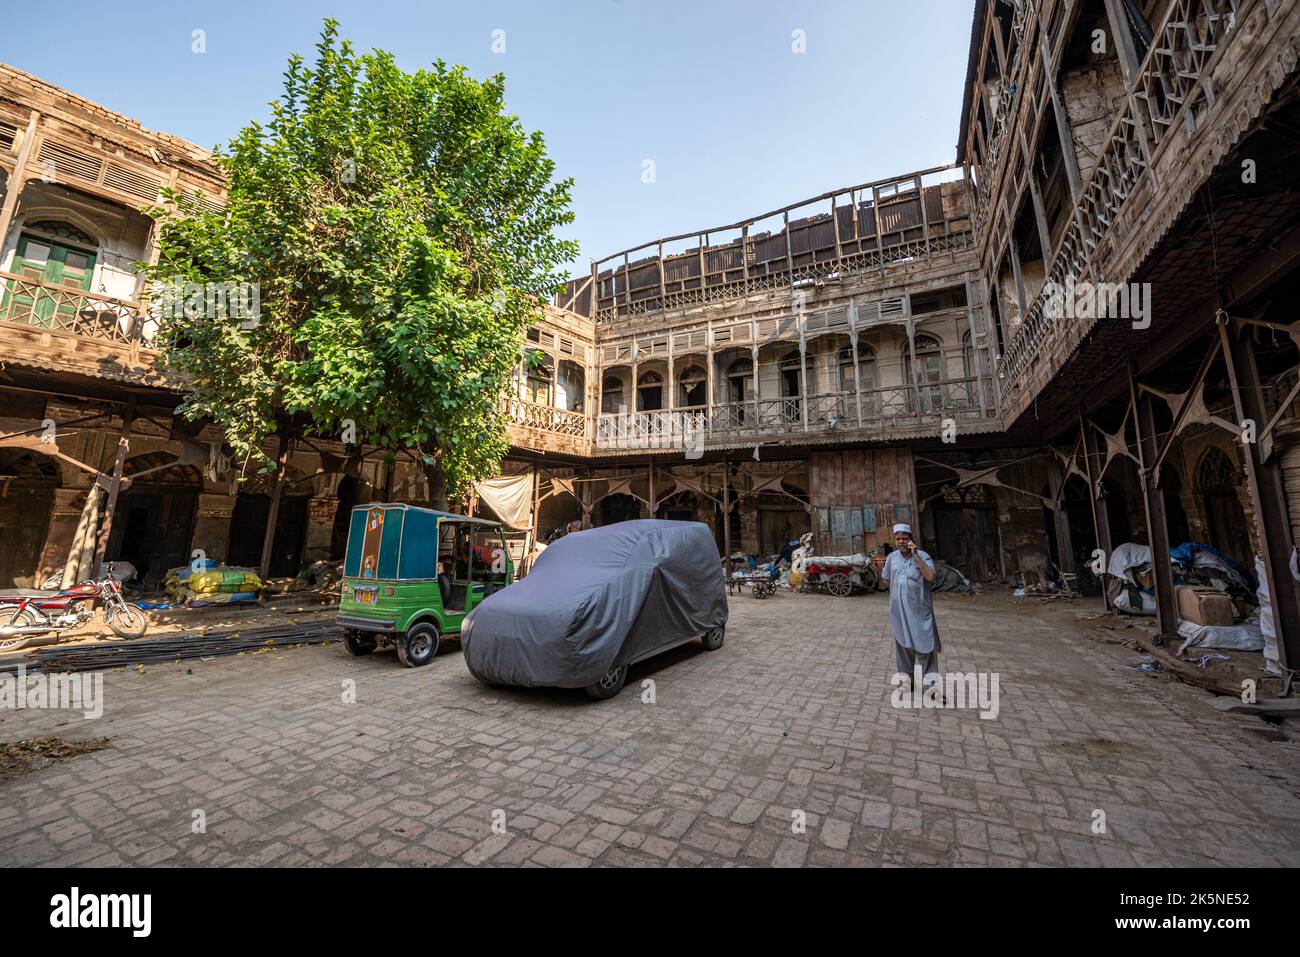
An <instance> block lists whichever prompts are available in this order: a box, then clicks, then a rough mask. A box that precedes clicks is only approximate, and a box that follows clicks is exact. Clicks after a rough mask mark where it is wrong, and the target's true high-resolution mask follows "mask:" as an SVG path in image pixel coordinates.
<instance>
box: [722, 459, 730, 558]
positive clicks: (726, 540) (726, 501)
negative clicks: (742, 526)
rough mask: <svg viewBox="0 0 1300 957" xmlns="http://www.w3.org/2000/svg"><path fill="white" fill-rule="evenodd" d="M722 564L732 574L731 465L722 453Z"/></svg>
mask: <svg viewBox="0 0 1300 957" xmlns="http://www.w3.org/2000/svg"><path fill="white" fill-rule="evenodd" d="M722 550H723V552H724V553H725V554H723V556H722V566H723V568H725V569H726V572H727V574H728V575H730V574H731V466H730V465H728V464H727V453H726V452H723V453H722Z"/></svg>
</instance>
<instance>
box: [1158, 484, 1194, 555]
mask: <svg viewBox="0 0 1300 957" xmlns="http://www.w3.org/2000/svg"><path fill="white" fill-rule="evenodd" d="M1160 491H1161V492H1162V493H1163V495H1164V500H1165V528H1166V529H1167V530H1168V532H1169V544H1170V545H1171V546H1172V545H1181V544H1182V543H1183V542H1187V541H1191V538H1192V530H1191V526H1190V525H1189V524H1188V521H1187V511H1186V510H1185V509H1184V508H1183V496H1182V491H1183V480H1182V478H1181V477H1180V476H1179V474H1178V471H1177V470H1176V469H1174V468H1172V467H1171V466H1169V465H1162V466H1161V467H1160Z"/></svg>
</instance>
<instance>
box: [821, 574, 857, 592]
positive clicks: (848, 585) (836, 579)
mask: <svg viewBox="0 0 1300 957" xmlns="http://www.w3.org/2000/svg"><path fill="white" fill-rule="evenodd" d="M826 590H827V591H828V592H830V593H831V594H832V595H834V596H835V597H836V598H844V597H846V596H848V595H851V594H852V593H853V583H852V582H851V581H849V576H848V575H844V574H841V573H839V572H836V573H835V574H834V575H832V576H831V577H830V580H829V581H828V582H826Z"/></svg>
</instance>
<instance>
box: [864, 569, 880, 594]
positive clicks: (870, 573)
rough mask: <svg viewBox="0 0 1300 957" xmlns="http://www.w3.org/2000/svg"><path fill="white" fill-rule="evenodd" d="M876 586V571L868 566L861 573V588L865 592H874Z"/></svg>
mask: <svg viewBox="0 0 1300 957" xmlns="http://www.w3.org/2000/svg"><path fill="white" fill-rule="evenodd" d="M877 584H878V583H877V581H876V570H875V569H874V568H872V567H871V566H870V565H868V566H867V567H866V570H865V571H863V573H862V587H863V588H865V589H866V590H867V591H875V590H876V585H877Z"/></svg>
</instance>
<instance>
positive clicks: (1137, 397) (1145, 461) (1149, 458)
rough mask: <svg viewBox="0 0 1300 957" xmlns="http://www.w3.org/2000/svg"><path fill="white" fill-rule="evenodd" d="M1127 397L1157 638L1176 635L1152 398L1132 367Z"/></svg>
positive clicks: (1175, 603)
mask: <svg viewBox="0 0 1300 957" xmlns="http://www.w3.org/2000/svg"><path fill="white" fill-rule="evenodd" d="M1128 387H1129V399H1130V401H1131V402H1132V403H1133V408H1134V412H1135V416H1134V421H1135V424H1136V426H1137V437H1138V466H1139V470H1140V471H1139V477H1140V479H1141V483H1142V504H1143V506H1144V508H1145V511H1146V522H1147V544H1148V545H1149V546H1150V547H1151V568H1152V573H1153V578H1154V581H1153V584H1154V587H1155V592H1156V628H1157V633H1156V641H1157V642H1158V643H1159V642H1163V641H1165V640H1170V641H1172V640H1173V639H1175V638H1177V637H1178V604H1177V602H1176V600H1175V595H1174V571H1173V564H1172V563H1171V562H1170V559H1169V526H1168V524H1167V523H1166V520H1165V493H1164V491H1163V490H1162V489H1161V488H1160V486H1159V473H1158V472H1157V471H1156V470H1155V469H1153V468H1151V467H1150V463H1154V462H1155V460H1156V455H1157V449H1158V446H1157V438H1156V423H1155V410H1154V407H1153V402H1154V400H1153V399H1152V397H1151V395H1150V393H1146V394H1142V393H1140V392H1139V390H1138V386H1137V381H1136V380H1135V378H1134V376H1133V367H1132V365H1130V366H1129V373H1128Z"/></svg>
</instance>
